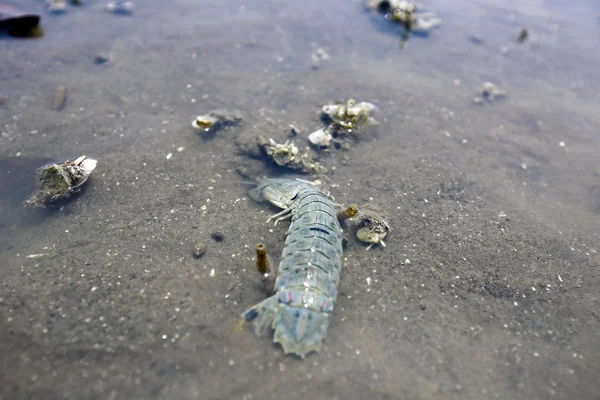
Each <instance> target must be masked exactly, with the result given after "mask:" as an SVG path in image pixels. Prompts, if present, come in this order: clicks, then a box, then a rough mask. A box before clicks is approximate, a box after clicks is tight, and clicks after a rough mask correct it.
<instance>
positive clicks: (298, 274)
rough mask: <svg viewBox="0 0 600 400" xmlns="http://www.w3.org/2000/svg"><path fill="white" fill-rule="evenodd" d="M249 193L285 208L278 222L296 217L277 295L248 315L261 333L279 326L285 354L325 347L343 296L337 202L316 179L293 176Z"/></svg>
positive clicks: (275, 338)
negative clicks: (337, 303) (329, 329)
mask: <svg viewBox="0 0 600 400" xmlns="http://www.w3.org/2000/svg"><path fill="white" fill-rule="evenodd" d="M249 196H250V197H251V198H253V199H254V200H257V201H268V202H270V203H271V204H274V205H276V206H277V207H279V208H282V209H283V211H282V212H281V213H279V214H276V215H275V216H274V217H277V218H278V219H277V221H280V220H282V219H285V218H289V217H291V219H292V222H291V224H290V227H289V229H288V234H287V238H286V241H285V248H284V250H283V254H282V255H281V262H280V264H279V270H278V275H277V280H276V281H275V294H274V295H273V296H271V297H269V298H267V299H266V300H264V301H262V302H261V303H259V304H257V305H255V306H253V307H251V308H250V309H248V310H247V311H245V312H244V314H243V315H242V316H243V318H245V319H246V320H247V321H251V322H252V324H253V325H254V328H255V331H256V334H257V335H259V336H260V335H262V334H264V333H266V332H267V331H268V330H269V329H273V330H274V335H273V341H274V342H276V343H280V344H281V346H282V347H283V350H284V352H285V353H293V354H296V355H298V356H300V357H302V358H304V357H305V356H306V354H308V353H310V352H312V351H316V352H318V351H319V350H320V348H321V344H322V341H323V339H324V338H325V336H326V334H327V328H328V326H329V322H330V319H331V313H332V311H333V308H334V306H335V301H336V297H337V290H338V283H339V280H340V272H341V267H342V229H341V227H340V224H339V222H338V219H337V218H336V212H335V210H334V204H333V203H332V202H331V200H330V199H329V198H328V197H327V195H326V194H325V193H323V192H322V191H321V190H319V188H318V187H316V186H315V185H313V184H311V183H310V182H306V181H299V180H292V179H267V180H265V181H263V182H262V183H260V184H259V185H258V187H256V188H254V189H252V190H250V192H249ZM270 219H273V217H271V218H270Z"/></svg>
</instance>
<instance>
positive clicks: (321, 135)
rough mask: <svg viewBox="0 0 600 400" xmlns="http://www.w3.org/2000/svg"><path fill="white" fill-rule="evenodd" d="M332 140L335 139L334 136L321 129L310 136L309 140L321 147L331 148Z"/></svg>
mask: <svg viewBox="0 0 600 400" xmlns="http://www.w3.org/2000/svg"><path fill="white" fill-rule="evenodd" d="M331 139H333V136H331V134H330V133H329V132H328V131H327V130H325V128H321V129H319V130H317V131H314V132H313V133H311V134H310V135H308V140H309V141H310V142H311V143H312V144H314V145H315V146H319V147H329V143H330V142H331Z"/></svg>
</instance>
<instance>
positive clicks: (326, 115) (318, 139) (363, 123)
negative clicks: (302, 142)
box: [308, 99, 379, 147]
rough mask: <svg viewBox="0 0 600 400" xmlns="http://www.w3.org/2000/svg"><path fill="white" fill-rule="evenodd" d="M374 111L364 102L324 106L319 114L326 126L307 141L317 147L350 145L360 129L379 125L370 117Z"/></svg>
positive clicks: (373, 107)
mask: <svg viewBox="0 0 600 400" xmlns="http://www.w3.org/2000/svg"><path fill="white" fill-rule="evenodd" d="M376 111H377V107H375V105H373V104H371V103H367V102H364V101H363V102H360V103H357V102H356V101H354V100H353V99H350V100H348V101H347V102H346V104H327V105H324V106H323V108H322V109H321V113H322V118H323V120H325V121H326V122H327V126H326V127H324V128H321V129H318V130H316V131H315V132H313V133H311V134H310V135H309V136H308V140H309V141H310V142H311V143H312V144H313V145H315V146H318V147H329V146H330V144H331V142H332V141H334V142H337V143H340V144H344V143H346V144H351V143H352V142H354V140H355V139H356V135H357V134H358V132H359V131H360V130H361V129H362V128H365V127H367V126H370V125H377V124H378V123H379V122H377V120H376V119H375V118H373V117H372V116H371V113H374V112H376ZM348 142H350V143H348Z"/></svg>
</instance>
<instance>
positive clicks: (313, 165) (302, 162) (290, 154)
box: [258, 135, 327, 174]
mask: <svg viewBox="0 0 600 400" xmlns="http://www.w3.org/2000/svg"><path fill="white" fill-rule="evenodd" d="M258 145H259V146H260V147H261V149H262V150H263V151H264V153H265V154H266V155H267V157H268V158H269V159H270V160H272V161H273V162H274V163H275V164H277V165H279V166H280V167H285V168H290V169H293V170H295V171H298V172H301V173H303V174H324V173H326V172H327V169H326V168H325V167H323V166H322V165H320V164H319V163H317V162H316V161H315V160H314V159H313V158H312V157H311V156H310V155H309V154H308V153H304V154H300V153H299V151H298V147H296V145H295V144H294V142H290V141H289V140H288V141H286V142H285V143H277V142H275V141H274V140H273V139H272V138H270V139H269V140H266V139H265V138H264V137H263V136H262V135H259V136H258Z"/></svg>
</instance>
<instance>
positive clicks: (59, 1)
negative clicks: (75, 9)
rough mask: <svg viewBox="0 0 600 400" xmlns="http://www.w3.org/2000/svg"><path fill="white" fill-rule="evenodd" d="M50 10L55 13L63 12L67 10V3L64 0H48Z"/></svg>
mask: <svg viewBox="0 0 600 400" xmlns="http://www.w3.org/2000/svg"><path fill="white" fill-rule="evenodd" d="M46 4H47V5H48V11H50V12H53V13H61V12H64V11H65V8H66V7H67V3H65V1H64V0H47V1H46Z"/></svg>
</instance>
